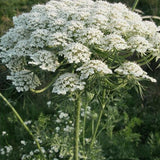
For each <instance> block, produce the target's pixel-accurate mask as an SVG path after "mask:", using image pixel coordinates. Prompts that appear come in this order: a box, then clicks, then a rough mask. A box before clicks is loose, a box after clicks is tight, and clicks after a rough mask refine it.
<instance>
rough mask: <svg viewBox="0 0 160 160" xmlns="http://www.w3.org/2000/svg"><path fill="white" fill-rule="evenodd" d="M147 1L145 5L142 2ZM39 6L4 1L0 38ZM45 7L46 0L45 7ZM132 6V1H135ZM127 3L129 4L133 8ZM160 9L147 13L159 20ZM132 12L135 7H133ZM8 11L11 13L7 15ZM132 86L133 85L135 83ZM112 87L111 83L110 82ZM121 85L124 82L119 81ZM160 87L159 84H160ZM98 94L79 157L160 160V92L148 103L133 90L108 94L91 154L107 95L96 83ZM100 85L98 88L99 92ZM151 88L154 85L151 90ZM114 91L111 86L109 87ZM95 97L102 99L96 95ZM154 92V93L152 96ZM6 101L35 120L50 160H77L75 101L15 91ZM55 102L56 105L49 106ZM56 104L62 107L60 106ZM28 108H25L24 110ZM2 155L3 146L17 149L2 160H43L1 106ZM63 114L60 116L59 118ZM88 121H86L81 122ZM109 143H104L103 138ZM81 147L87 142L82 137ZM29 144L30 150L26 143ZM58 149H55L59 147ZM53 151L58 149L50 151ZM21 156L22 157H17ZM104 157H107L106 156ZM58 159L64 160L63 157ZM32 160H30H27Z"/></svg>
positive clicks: (89, 159)
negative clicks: (17, 19) (70, 129)
mask: <svg viewBox="0 0 160 160" xmlns="http://www.w3.org/2000/svg"><path fill="white" fill-rule="evenodd" d="M143 1H145V0H143ZM143 1H141V2H140V4H139V7H142V4H144V2H143ZM37 2H38V1H37V0H34V1H27V0H23V1H22V0H21V1H18V0H17V1H11V0H10V1H9V0H7V1H2V0H1V1H0V16H1V19H0V23H1V26H0V28H1V29H0V34H3V33H4V31H5V29H4V25H6V24H7V26H8V28H9V27H10V26H11V25H12V23H11V20H10V18H11V17H12V16H13V15H17V14H19V13H20V12H24V11H28V10H29V9H30V7H31V6H32V5H33V4H34V3H37ZM44 2H46V1H45V0H43V1H41V3H44ZM132 2H133V1H132ZM132 2H131V1H128V4H129V5H130V4H133V3H132ZM155 4H159V1H158V0H157V1H156V0H152V1H145V5H144V6H143V7H144V8H148V6H149V8H152V12H151V9H148V10H149V11H148V10H146V13H151V14H152V13H153V11H154V14H156V15H158V14H160V13H159V10H157V9H155V10H154V7H153V6H154V5H155ZM130 6H131V5H130ZM8 8H9V9H8ZM132 82H133V81H132ZM106 83H108V84H109V82H106ZM117 83H119V81H118V80H117ZM158 83H159V82H158ZM94 84H95V90H96V91H95V90H94V91H93V89H92V87H91V88H90V90H89V91H90V92H88V93H87V97H88V106H92V109H91V112H89V113H88V114H87V120H86V121H87V122H86V133H85V136H86V139H85V142H86V144H85V147H84V146H83V145H82V144H80V153H81V156H82V158H81V159H87V160H103V159H104V160H124V159H125V160H160V151H159V148H160V126H159V123H160V118H159V117H160V109H159V104H160V100H159V91H157V92H155V91H156V89H157V88H156V86H152V87H155V88H154V90H153V92H152V91H148V92H147V93H145V94H144V95H143V97H144V100H142V99H141V98H140V95H137V92H139V88H138V89H137V92H136V90H135V89H134V88H132V87H133V86H125V87H124V86H123V85H124V84H123V82H122V86H120V88H116V89H115V90H116V92H113V90H112V92H111V93H109V94H108V95H107V96H106V99H107V100H108V102H107V105H106V110H105V111H104V114H103V115H102V119H101V124H100V128H99V129H98V132H97V137H96V138H97V139H98V140H99V142H98V143H96V142H95V143H94V146H93V148H92V149H91V150H88V149H87V148H88V146H89V143H87V142H90V137H91V136H93V131H94V129H95V126H96V124H97V120H98V114H99V112H100V109H101V107H100V105H99V101H102V100H101V99H100V98H101V97H102V93H101V92H100V90H101V89H102V88H101V89H100V88H98V85H97V81H96V80H95V83H94ZM96 85H97V86H96ZM149 85H150V84H149ZM108 86H109V85H108ZM112 87H113V88H114V86H109V87H108V89H113V88H112ZM131 88H132V89H131ZM94 92H96V93H98V94H97V95H98V96H96V95H94ZM151 92H152V93H151ZM4 94H5V95H6V97H12V99H11V100H10V101H11V103H12V104H13V105H14V106H16V110H17V111H18V113H20V115H21V116H22V118H23V119H24V120H25V121H28V120H30V119H32V122H31V124H29V125H28V126H29V127H30V128H31V130H32V131H33V133H34V135H35V136H36V137H37V139H39V141H40V142H41V141H42V142H41V146H42V147H44V148H45V149H46V150H50V153H49V152H48V154H47V155H46V156H47V158H48V159H47V160H50V159H52V160H53V158H55V157H58V156H59V155H61V156H62V157H64V158H61V159H64V160H68V159H73V146H72V144H73V134H74V133H73V132H71V133H70V134H68V133H67V132H66V133H65V132H64V130H63V129H64V128H65V127H66V122H67V123H69V122H70V121H72V122H73V121H74V116H73V115H74V111H73V108H71V107H70V106H73V105H74V102H72V101H69V102H68V99H69V98H70V97H71V95H69V96H68V97H61V99H60V98H58V97H57V96H56V95H54V96H52V97H51V96H50V95H49V94H48V92H45V94H44V93H42V94H41V95H40V96H37V95H34V94H28V93H26V94H17V93H15V91H14V90H13V89H10V90H9V91H8V90H7V91H4ZM85 98H86V95H83V96H82V104H83V105H82V109H83V110H85V103H86V99H85ZM47 101H48V102H49V101H51V105H47V104H46V102H47ZM56 103H59V104H58V105H56ZM22 104H23V106H22ZM0 111H1V112H0V140H1V143H0V153H2V150H1V149H2V148H4V146H8V145H12V146H13V147H14V150H13V151H12V152H11V153H10V154H9V155H8V156H5V155H2V154H0V159H1V160H6V159H8V160H17V159H20V157H22V156H23V155H24V154H28V155H30V154H32V152H31V151H35V154H34V156H33V157H32V158H28V159H30V160H33V158H35V159H36V160H38V159H41V158H42V157H41V155H40V154H39V152H36V151H37V150H36V149H37V148H36V145H35V143H34V144H33V141H32V139H31V138H30V137H29V135H28V134H27V133H26V132H25V129H24V128H23V127H22V126H21V125H20V124H19V122H18V121H17V119H16V117H15V116H14V115H13V113H12V112H11V111H10V110H9V109H8V108H7V106H6V105H5V104H4V103H3V102H2V100H0ZM58 111H60V112H58ZM62 112H63V113H68V114H69V117H70V119H64V120H62V121H61V124H60V126H59V125H57V123H55V122H56V120H57V117H59V115H60V113H62ZM81 119H82V120H83V119H84V117H83V116H82V117H81ZM56 127H60V128H61V129H60V131H56ZM83 127H84V124H83V122H81V123H80V128H81V130H83ZM3 131H6V132H7V134H8V135H5V136H4V135H3V134H2V132H3ZM104 137H105V138H104ZM80 139H81V142H82V139H83V137H82V136H81V137H80ZM22 140H25V142H26V143H27V145H23V144H22V143H21V141H22ZM53 146H54V147H55V146H56V148H54V147H53ZM52 147H53V149H51V148H52ZM17 151H18V152H17ZM104 151H105V152H104ZM58 158H59V157H58ZM26 159H27V158H26Z"/></svg>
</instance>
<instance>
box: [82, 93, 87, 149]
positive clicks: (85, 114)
mask: <svg viewBox="0 0 160 160" xmlns="http://www.w3.org/2000/svg"><path fill="white" fill-rule="evenodd" d="M87 106H88V98H87V94H86V103H85V106H84V119H83V146H85V130H86V119H87Z"/></svg>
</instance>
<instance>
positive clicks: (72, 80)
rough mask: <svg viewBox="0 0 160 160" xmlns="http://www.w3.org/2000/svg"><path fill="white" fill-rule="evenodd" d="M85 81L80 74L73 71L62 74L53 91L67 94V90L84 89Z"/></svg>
mask: <svg viewBox="0 0 160 160" xmlns="http://www.w3.org/2000/svg"><path fill="white" fill-rule="evenodd" d="M84 85H85V82H82V81H80V80H79V77H78V75H76V74H73V73H64V74H62V75H61V76H60V77H59V78H58V79H57V80H56V82H55V83H54V85H53V90H52V92H53V93H57V94H63V95H65V94H66V93H67V92H74V91H75V90H77V89H78V90H83V89H84Z"/></svg>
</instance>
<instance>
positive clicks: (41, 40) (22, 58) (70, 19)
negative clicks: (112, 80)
mask: <svg viewBox="0 0 160 160" xmlns="http://www.w3.org/2000/svg"><path fill="white" fill-rule="evenodd" d="M13 23H14V28H12V29H10V30H9V31H8V32H7V33H6V34H5V35H4V36H2V37H1V41H0V50H1V51H0V59H1V60H2V62H3V63H5V65H6V66H7V67H8V68H9V70H10V72H11V73H12V72H14V74H15V72H19V73H20V74H17V73H16V74H15V75H16V76H15V75H14V76H13V73H12V75H11V76H10V77H9V79H10V80H12V81H13V84H14V85H15V86H16V88H17V89H18V91H27V90H28V89H29V87H33V88H35V87H36V86H38V85H39V81H34V82H36V83H37V84H35V83H34V85H31V84H33V79H32V78H28V81H29V80H30V81H31V82H25V83H22V81H21V80H19V81H18V80H17V79H22V77H21V76H22V74H21V71H22V72H23V70H26V69H27V65H31V66H32V65H37V67H40V69H42V70H45V71H51V72H56V70H57V67H58V66H59V65H60V62H64V61H63V60H64V59H66V60H67V62H68V63H70V64H71V63H72V64H75V63H76V64H78V63H85V62H88V61H90V60H92V59H98V60H99V62H100V60H102V61H103V56H102V57H101V56H100V55H99V56H95V54H94V52H92V51H93V48H94V47H96V48H100V49H102V50H104V51H105V52H106V54H110V55H112V53H113V52H117V53H120V52H121V51H124V50H125V51H127V52H131V53H133V54H134V53H136V54H138V57H139V55H141V56H146V55H147V54H153V56H155V57H157V59H158V58H160V33H159V32H158V31H159V28H158V27H157V26H156V25H155V24H154V22H149V21H144V20H143V19H142V17H141V16H140V15H139V14H137V13H135V12H133V11H131V10H129V9H128V8H127V7H126V6H125V5H123V4H121V3H114V4H111V3H108V2H106V1H96V2H94V1H92V0H60V1H57V0H51V1H49V2H48V3H47V4H45V5H36V6H34V7H33V8H32V10H31V12H30V13H24V14H22V15H20V16H17V17H14V18H13ZM31 60H33V61H31ZM100 64H101V62H100ZM82 65H83V64H82ZM72 66H73V65H72ZM74 66H76V65H74ZM31 72H34V70H32V71H31ZM28 74H29V75H28V77H31V76H30V73H29V72H28ZM35 74H36V73H35ZM35 74H33V75H35ZM18 76H20V77H19V78H18ZM11 77H12V78H11ZM13 77H15V78H16V80H14V78H13ZM86 77H88V76H86ZM66 80H68V79H66ZM19 83H20V84H19ZM27 83H29V85H26V86H25V87H24V88H23V87H22V84H23V85H25V84H27ZM56 83H57V82H56ZM20 88H21V89H20ZM22 88H23V89H22ZM73 90H74V89H73ZM70 91H71V90H70ZM56 92H58V91H56ZM60 92H61V91H60ZM60 92H59V93H60ZM64 93H65V92H64Z"/></svg>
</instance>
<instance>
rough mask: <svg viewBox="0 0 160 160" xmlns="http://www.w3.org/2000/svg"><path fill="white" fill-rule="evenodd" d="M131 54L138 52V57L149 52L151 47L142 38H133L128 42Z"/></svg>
mask: <svg viewBox="0 0 160 160" xmlns="http://www.w3.org/2000/svg"><path fill="white" fill-rule="evenodd" d="M128 44H129V45H130V48H131V51H132V52H135V51H136V52H138V53H139V54H140V55H142V56H143V55H145V53H146V52H147V51H148V50H150V49H151V48H152V47H153V45H152V44H151V43H149V42H148V41H147V40H146V39H145V38H144V37H141V36H133V37H131V38H130V39H129V40H128Z"/></svg>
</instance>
